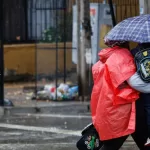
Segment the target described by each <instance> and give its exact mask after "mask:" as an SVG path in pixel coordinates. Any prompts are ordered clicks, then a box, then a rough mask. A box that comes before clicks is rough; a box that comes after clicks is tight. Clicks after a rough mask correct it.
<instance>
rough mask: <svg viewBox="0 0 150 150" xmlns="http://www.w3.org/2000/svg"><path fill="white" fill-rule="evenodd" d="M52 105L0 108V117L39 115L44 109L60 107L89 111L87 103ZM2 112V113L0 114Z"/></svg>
mask: <svg viewBox="0 0 150 150" xmlns="http://www.w3.org/2000/svg"><path fill="white" fill-rule="evenodd" d="M51 104H52V105H48V104H35V105H34V106H24V107H2V110H1V109H0V115H1V114H3V115H11V114H14V113H15V112H16V111H17V112H19V113H20V112H21V113H40V112H43V111H44V110H45V109H49V110H50V109H54V108H59V107H60V108H61V107H69V106H70V107H74V106H76V107H78V106H81V105H82V106H83V108H85V110H87V111H89V103H88V102H86V103H58V102H56V103H51ZM1 111H2V113H1Z"/></svg>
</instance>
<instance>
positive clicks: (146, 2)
mask: <svg viewBox="0 0 150 150" xmlns="http://www.w3.org/2000/svg"><path fill="white" fill-rule="evenodd" d="M139 5H140V15H142V14H149V13H150V0H139Z"/></svg>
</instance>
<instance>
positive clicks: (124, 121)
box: [91, 43, 147, 150]
mask: <svg viewBox="0 0 150 150" xmlns="http://www.w3.org/2000/svg"><path fill="white" fill-rule="evenodd" d="M122 45H123V46H124V45H126V43H125V44H122ZM99 57H100V60H99V61H98V62H97V63H96V64H95V65H94V66H93V68H92V72H93V80H94V86H93V90H92V95H91V112H92V120H93V124H94V126H95V128H96V130H97V132H98V133H99V136H100V140H101V141H104V146H103V147H102V148H101V150H119V149H120V147H121V146H122V145H123V143H124V141H125V140H126V139H127V137H128V135H130V134H132V136H133V138H134V140H135V142H136V144H137V145H138V147H139V148H140V149H141V150H145V147H144V144H145V141H146V138H147V137H146V135H142V134H141V132H140V131H139V130H142V129H143V128H144V127H146V123H145V124H144V122H142V123H143V124H144V125H145V126H142V125H141V126H138V124H136V119H135V117H136V109H135V101H136V100H138V99H139V92H137V91H136V90H134V89H133V88H131V85H129V84H132V82H131V80H130V78H131V77H133V76H134V75H135V73H136V67H135V64H134V59H133V56H132V55H131V53H130V51H129V50H128V49H127V48H123V47H121V46H113V47H111V48H106V49H103V50H101V51H100V53H99ZM139 80H140V77H139ZM129 81H130V82H129ZM132 87H133V86H132ZM141 121H142V120H141ZM144 121H145V120H144ZM137 127H138V129H137ZM140 127H141V128H140ZM133 133H134V134H133ZM144 136H145V137H144Z"/></svg>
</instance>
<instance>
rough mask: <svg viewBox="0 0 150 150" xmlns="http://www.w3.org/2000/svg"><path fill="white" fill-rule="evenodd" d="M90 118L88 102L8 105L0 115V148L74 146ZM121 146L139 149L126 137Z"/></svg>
mask: <svg viewBox="0 0 150 150" xmlns="http://www.w3.org/2000/svg"><path fill="white" fill-rule="evenodd" d="M90 122H91V117H90V112H89V111H88V109H87V103H79V102H68V103H67V102H64V103H51V105H50V104H49V106H47V107H46V106H44V107H40V106H38V110H37V108H33V107H30V108H29V107H26V108H17V107H16V108H7V109H6V111H5V115H4V116H2V117H1V119H0V150H20V149H21V150H77V148H76V142H77V140H78V139H79V138H80V131H81V130H82V129H83V128H84V127H85V126H86V125H87V124H89V123H90ZM122 150H138V148H137V147H136V146H135V144H134V142H133V140H132V139H131V138H129V139H128V140H127V141H126V143H125V144H124V145H123V147H122Z"/></svg>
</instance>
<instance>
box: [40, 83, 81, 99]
mask: <svg viewBox="0 0 150 150" xmlns="http://www.w3.org/2000/svg"><path fill="white" fill-rule="evenodd" d="M77 96H78V86H72V87H71V85H70V84H64V83H61V84H60V85H59V86H58V87H57V88H56V86H55V85H54V84H49V85H45V86H44V90H42V91H38V92H37V99H39V100H60V101H62V100H73V99H75V98H76V97H77Z"/></svg>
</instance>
